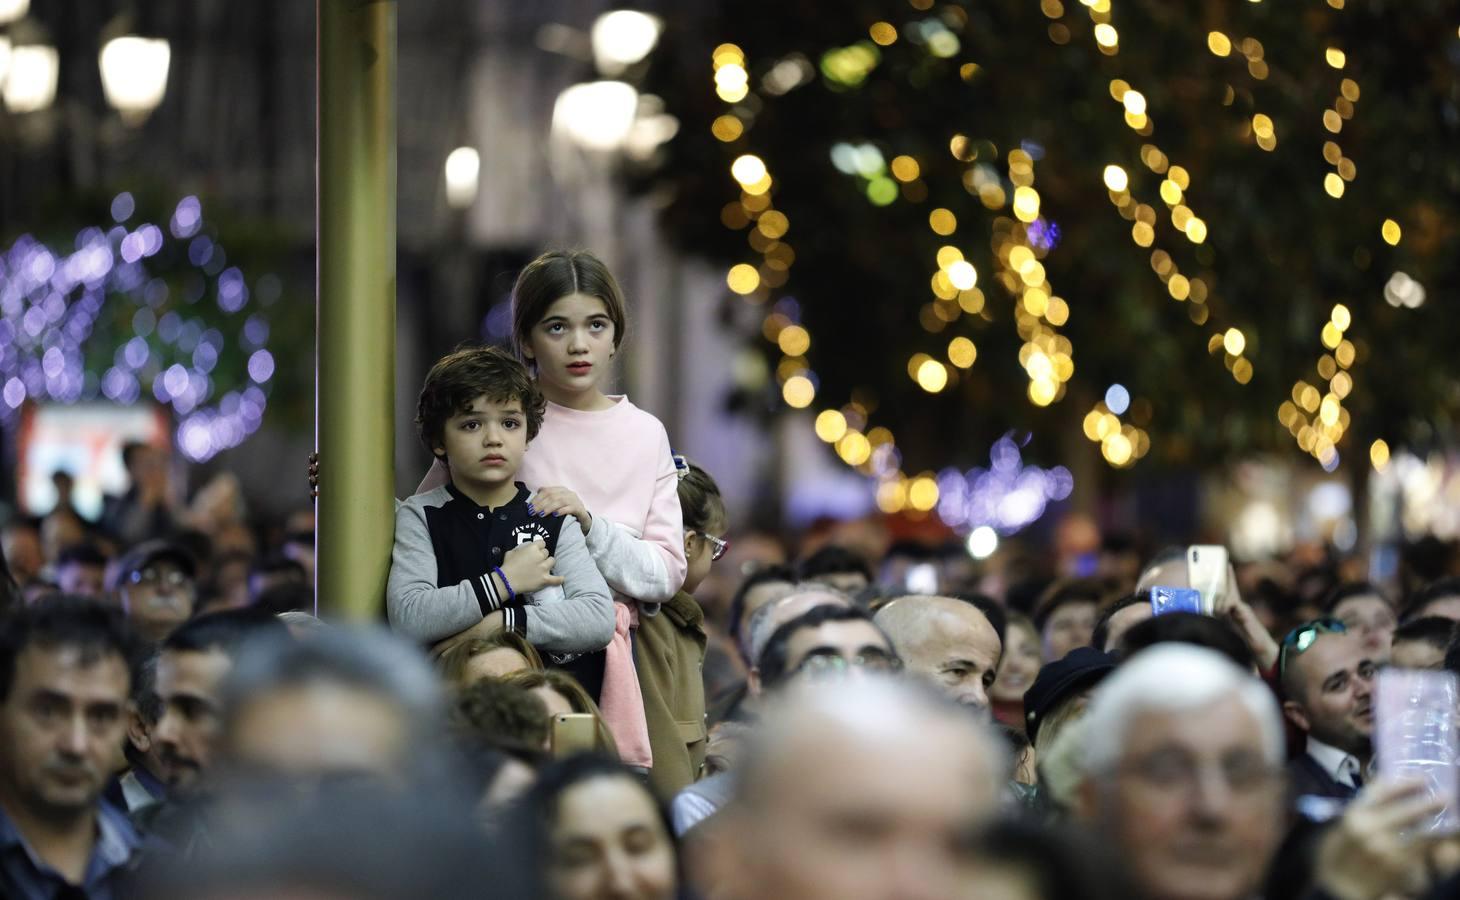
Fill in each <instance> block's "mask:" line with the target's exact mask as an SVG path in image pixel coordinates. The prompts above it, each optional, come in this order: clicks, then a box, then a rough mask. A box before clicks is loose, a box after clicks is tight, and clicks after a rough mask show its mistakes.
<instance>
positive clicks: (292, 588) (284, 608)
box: [253, 582, 315, 618]
mask: <svg viewBox="0 0 1460 900" xmlns="http://www.w3.org/2000/svg"><path fill="white" fill-rule="evenodd" d="M253 605H254V606H255V607H256V608H258V609H262V610H264V611H266V612H270V613H273V614H274V615H276V616H282V615H285V614H286V613H289V614H292V613H298V614H299V615H304V616H309V617H310V618H314V609H315V603H314V585H312V584H303V583H302V584H290V583H288V582H285V583H284V584H276V585H274V586H273V587H271V588H269V589H268V590H266V591H264V592H263V593H262V594H259V595H258V597H257V598H255V599H254V601H253Z"/></svg>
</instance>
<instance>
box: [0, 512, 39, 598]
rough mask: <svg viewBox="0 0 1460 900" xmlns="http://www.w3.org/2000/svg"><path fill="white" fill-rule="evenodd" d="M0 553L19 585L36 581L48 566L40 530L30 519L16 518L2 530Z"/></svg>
mask: <svg viewBox="0 0 1460 900" xmlns="http://www.w3.org/2000/svg"><path fill="white" fill-rule="evenodd" d="M0 553H3V554H4V555H5V561H6V562H7V563H8V564H9V565H10V574H11V576H12V577H13V578H14V579H15V581H16V583H18V584H27V583H29V582H30V581H32V580H34V579H35V578H36V577H37V576H39V575H40V574H41V569H43V568H45V565H46V555H45V551H44V549H43V548H42V546H41V532H40V529H39V528H37V527H36V525H35V523H34V522H32V521H31V520H29V519H23V518H14V519H11V520H10V521H9V522H6V523H5V527H3V528H0Z"/></svg>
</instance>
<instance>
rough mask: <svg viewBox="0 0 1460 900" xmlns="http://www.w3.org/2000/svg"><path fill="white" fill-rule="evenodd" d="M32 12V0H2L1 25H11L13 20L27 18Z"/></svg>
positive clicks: (0, 7)
mask: <svg viewBox="0 0 1460 900" xmlns="http://www.w3.org/2000/svg"><path fill="white" fill-rule="evenodd" d="M28 12H30V0H0V25H9V24H10V23H11V22H16V21H19V20H21V19H23V18H25V14H26V13H28Z"/></svg>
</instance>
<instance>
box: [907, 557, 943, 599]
mask: <svg viewBox="0 0 1460 900" xmlns="http://www.w3.org/2000/svg"><path fill="white" fill-rule="evenodd" d="M902 586H903V587H904V588H906V589H907V590H908V591H910V592H911V593H914V594H936V593H938V567H937V566H935V565H933V564H932V563H918V564H917V565H915V566H909V567H908V570H907V576H906V577H904V578H903V583H902Z"/></svg>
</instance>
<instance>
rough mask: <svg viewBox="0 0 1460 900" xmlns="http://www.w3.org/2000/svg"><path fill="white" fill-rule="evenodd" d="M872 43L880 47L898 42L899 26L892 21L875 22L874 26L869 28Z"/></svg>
mask: <svg viewBox="0 0 1460 900" xmlns="http://www.w3.org/2000/svg"><path fill="white" fill-rule="evenodd" d="M867 33H868V35H870V36H871V38H872V43H874V44H877V45H878V46H879V47H888V46H891V45H892V44H894V43H896V42H897V28H895V27H894V26H893V25H892V23H891V22H874V23H872V27H871V28H868V29H867Z"/></svg>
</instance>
